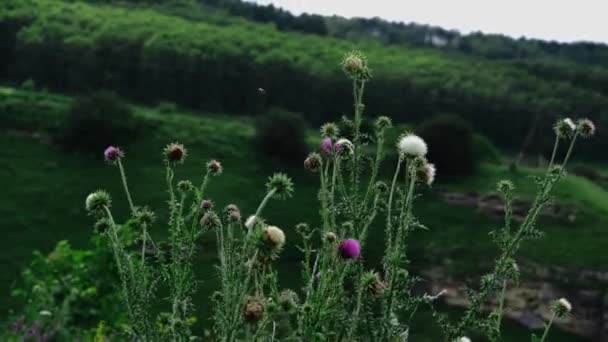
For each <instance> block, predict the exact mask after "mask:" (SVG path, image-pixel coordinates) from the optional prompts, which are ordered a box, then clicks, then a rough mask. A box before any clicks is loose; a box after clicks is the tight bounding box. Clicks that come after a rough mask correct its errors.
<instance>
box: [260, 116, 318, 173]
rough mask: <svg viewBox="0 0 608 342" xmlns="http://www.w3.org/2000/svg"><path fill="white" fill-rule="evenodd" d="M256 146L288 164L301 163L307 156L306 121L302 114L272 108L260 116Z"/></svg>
mask: <svg viewBox="0 0 608 342" xmlns="http://www.w3.org/2000/svg"><path fill="white" fill-rule="evenodd" d="M255 132H256V145H257V147H258V149H259V151H260V152H262V153H264V154H266V155H268V156H271V157H276V158H279V159H280V160H281V161H285V162H288V163H296V162H298V163H299V162H301V161H302V160H303V157H304V156H305V154H306V151H307V148H306V121H305V120H304V118H303V117H302V115H301V114H298V113H293V112H289V111H286V110H283V109H279V108H271V109H270V110H269V111H268V112H267V113H265V114H262V115H260V116H258V118H257V120H256V125H255Z"/></svg>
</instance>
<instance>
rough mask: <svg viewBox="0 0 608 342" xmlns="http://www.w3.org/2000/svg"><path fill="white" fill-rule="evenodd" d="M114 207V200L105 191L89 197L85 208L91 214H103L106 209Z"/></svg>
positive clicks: (98, 191)
mask: <svg viewBox="0 0 608 342" xmlns="http://www.w3.org/2000/svg"><path fill="white" fill-rule="evenodd" d="M111 205H112V198H111V197H110V194H108V193H107V192H105V191H103V190H97V191H95V192H93V193H91V194H89V196H87V199H86V201H85V208H86V209H87V211H89V212H101V211H103V210H104V207H108V208H109V207H110V206H111Z"/></svg>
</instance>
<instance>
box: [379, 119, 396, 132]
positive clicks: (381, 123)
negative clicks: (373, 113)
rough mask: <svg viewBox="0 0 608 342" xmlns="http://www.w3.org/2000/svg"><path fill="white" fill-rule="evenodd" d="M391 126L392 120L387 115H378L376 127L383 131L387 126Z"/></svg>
mask: <svg viewBox="0 0 608 342" xmlns="http://www.w3.org/2000/svg"><path fill="white" fill-rule="evenodd" d="M391 127H393V121H392V120H391V118H389V117H388V116H379V117H378V118H377V119H376V129H377V130H379V131H384V130H385V129H387V128H391Z"/></svg>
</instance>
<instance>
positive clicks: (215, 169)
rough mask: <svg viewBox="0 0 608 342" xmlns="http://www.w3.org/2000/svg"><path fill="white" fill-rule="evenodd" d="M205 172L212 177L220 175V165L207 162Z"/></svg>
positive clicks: (214, 161)
mask: <svg viewBox="0 0 608 342" xmlns="http://www.w3.org/2000/svg"><path fill="white" fill-rule="evenodd" d="M207 170H208V171H209V173H210V174H211V175H213V176H217V175H220V174H221V173H222V170H223V169H222V164H220V162H218V161H217V160H210V161H209V162H207Z"/></svg>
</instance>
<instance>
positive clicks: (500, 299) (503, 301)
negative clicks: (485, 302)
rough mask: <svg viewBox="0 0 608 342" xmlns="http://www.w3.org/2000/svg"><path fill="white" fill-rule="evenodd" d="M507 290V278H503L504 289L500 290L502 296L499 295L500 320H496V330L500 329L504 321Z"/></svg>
mask: <svg viewBox="0 0 608 342" xmlns="http://www.w3.org/2000/svg"><path fill="white" fill-rule="evenodd" d="M506 292H507V280H506V279H505V280H503V282H502V290H501V291H500V297H498V320H497V322H496V330H498V331H499V330H500V324H501V321H502V315H503V313H504V305H505V294H506Z"/></svg>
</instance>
